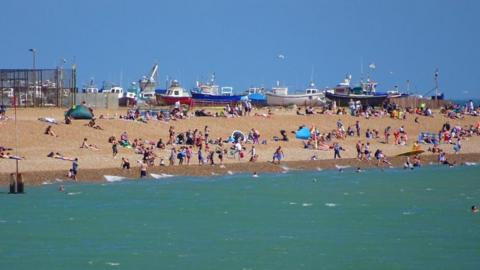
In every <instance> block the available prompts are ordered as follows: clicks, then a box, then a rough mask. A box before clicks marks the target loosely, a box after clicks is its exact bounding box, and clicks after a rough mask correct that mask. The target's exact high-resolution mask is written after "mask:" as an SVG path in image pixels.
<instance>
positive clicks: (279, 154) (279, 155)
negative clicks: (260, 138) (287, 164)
mask: <svg viewBox="0 0 480 270" xmlns="http://www.w3.org/2000/svg"><path fill="white" fill-rule="evenodd" d="M282 159H283V151H282V147H281V146H279V147H278V148H277V150H275V153H273V159H272V163H273V164H275V160H277V163H278V164H280V161H281V160H282Z"/></svg>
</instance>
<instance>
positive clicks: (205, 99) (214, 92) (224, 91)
mask: <svg viewBox="0 0 480 270" xmlns="http://www.w3.org/2000/svg"><path fill="white" fill-rule="evenodd" d="M191 92H192V98H193V102H194V103H195V104H202V105H218V104H235V103H239V102H241V101H242V100H245V99H246V98H247V95H246V94H241V95H236V94H234V93H233V88H232V87H230V86H224V87H220V86H218V85H217V84H215V74H213V75H212V78H211V79H210V82H207V83H201V82H197V84H196V87H195V88H194V89H193V90H192V91H191Z"/></svg>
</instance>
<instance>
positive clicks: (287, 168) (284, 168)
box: [281, 166, 290, 171]
mask: <svg viewBox="0 0 480 270" xmlns="http://www.w3.org/2000/svg"><path fill="white" fill-rule="evenodd" d="M281 168H282V169H283V170H284V171H289V170H290V168H289V167H287V166H281Z"/></svg>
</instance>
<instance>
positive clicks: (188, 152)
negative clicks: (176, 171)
mask: <svg viewBox="0 0 480 270" xmlns="http://www.w3.org/2000/svg"><path fill="white" fill-rule="evenodd" d="M185 154H186V158H187V165H190V159H191V158H192V154H193V147H192V146H191V145H190V146H188V147H187V148H186V149H185Z"/></svg>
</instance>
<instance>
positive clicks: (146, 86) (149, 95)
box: [139, 64, 158, 101]
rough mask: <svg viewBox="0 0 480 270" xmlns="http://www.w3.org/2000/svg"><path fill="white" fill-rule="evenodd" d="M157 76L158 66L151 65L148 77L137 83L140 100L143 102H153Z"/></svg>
mask: <svg viewBox="0 0 480 270" xmlns="http://www.w3.org/2000/svg"><path fill="white" fill-rule="evenodd" d="M157 75H158V64H155V65H153V67H152V70H151V71H150V75H149V76H148V77H147V76H143V77H142V79H141V80H140V81H139V85H140V90H141V93H140V98H141V99H143V100H145V101H155V97H156V94H155V87H156V86H157V80H156V77H157Z"/></svg>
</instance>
